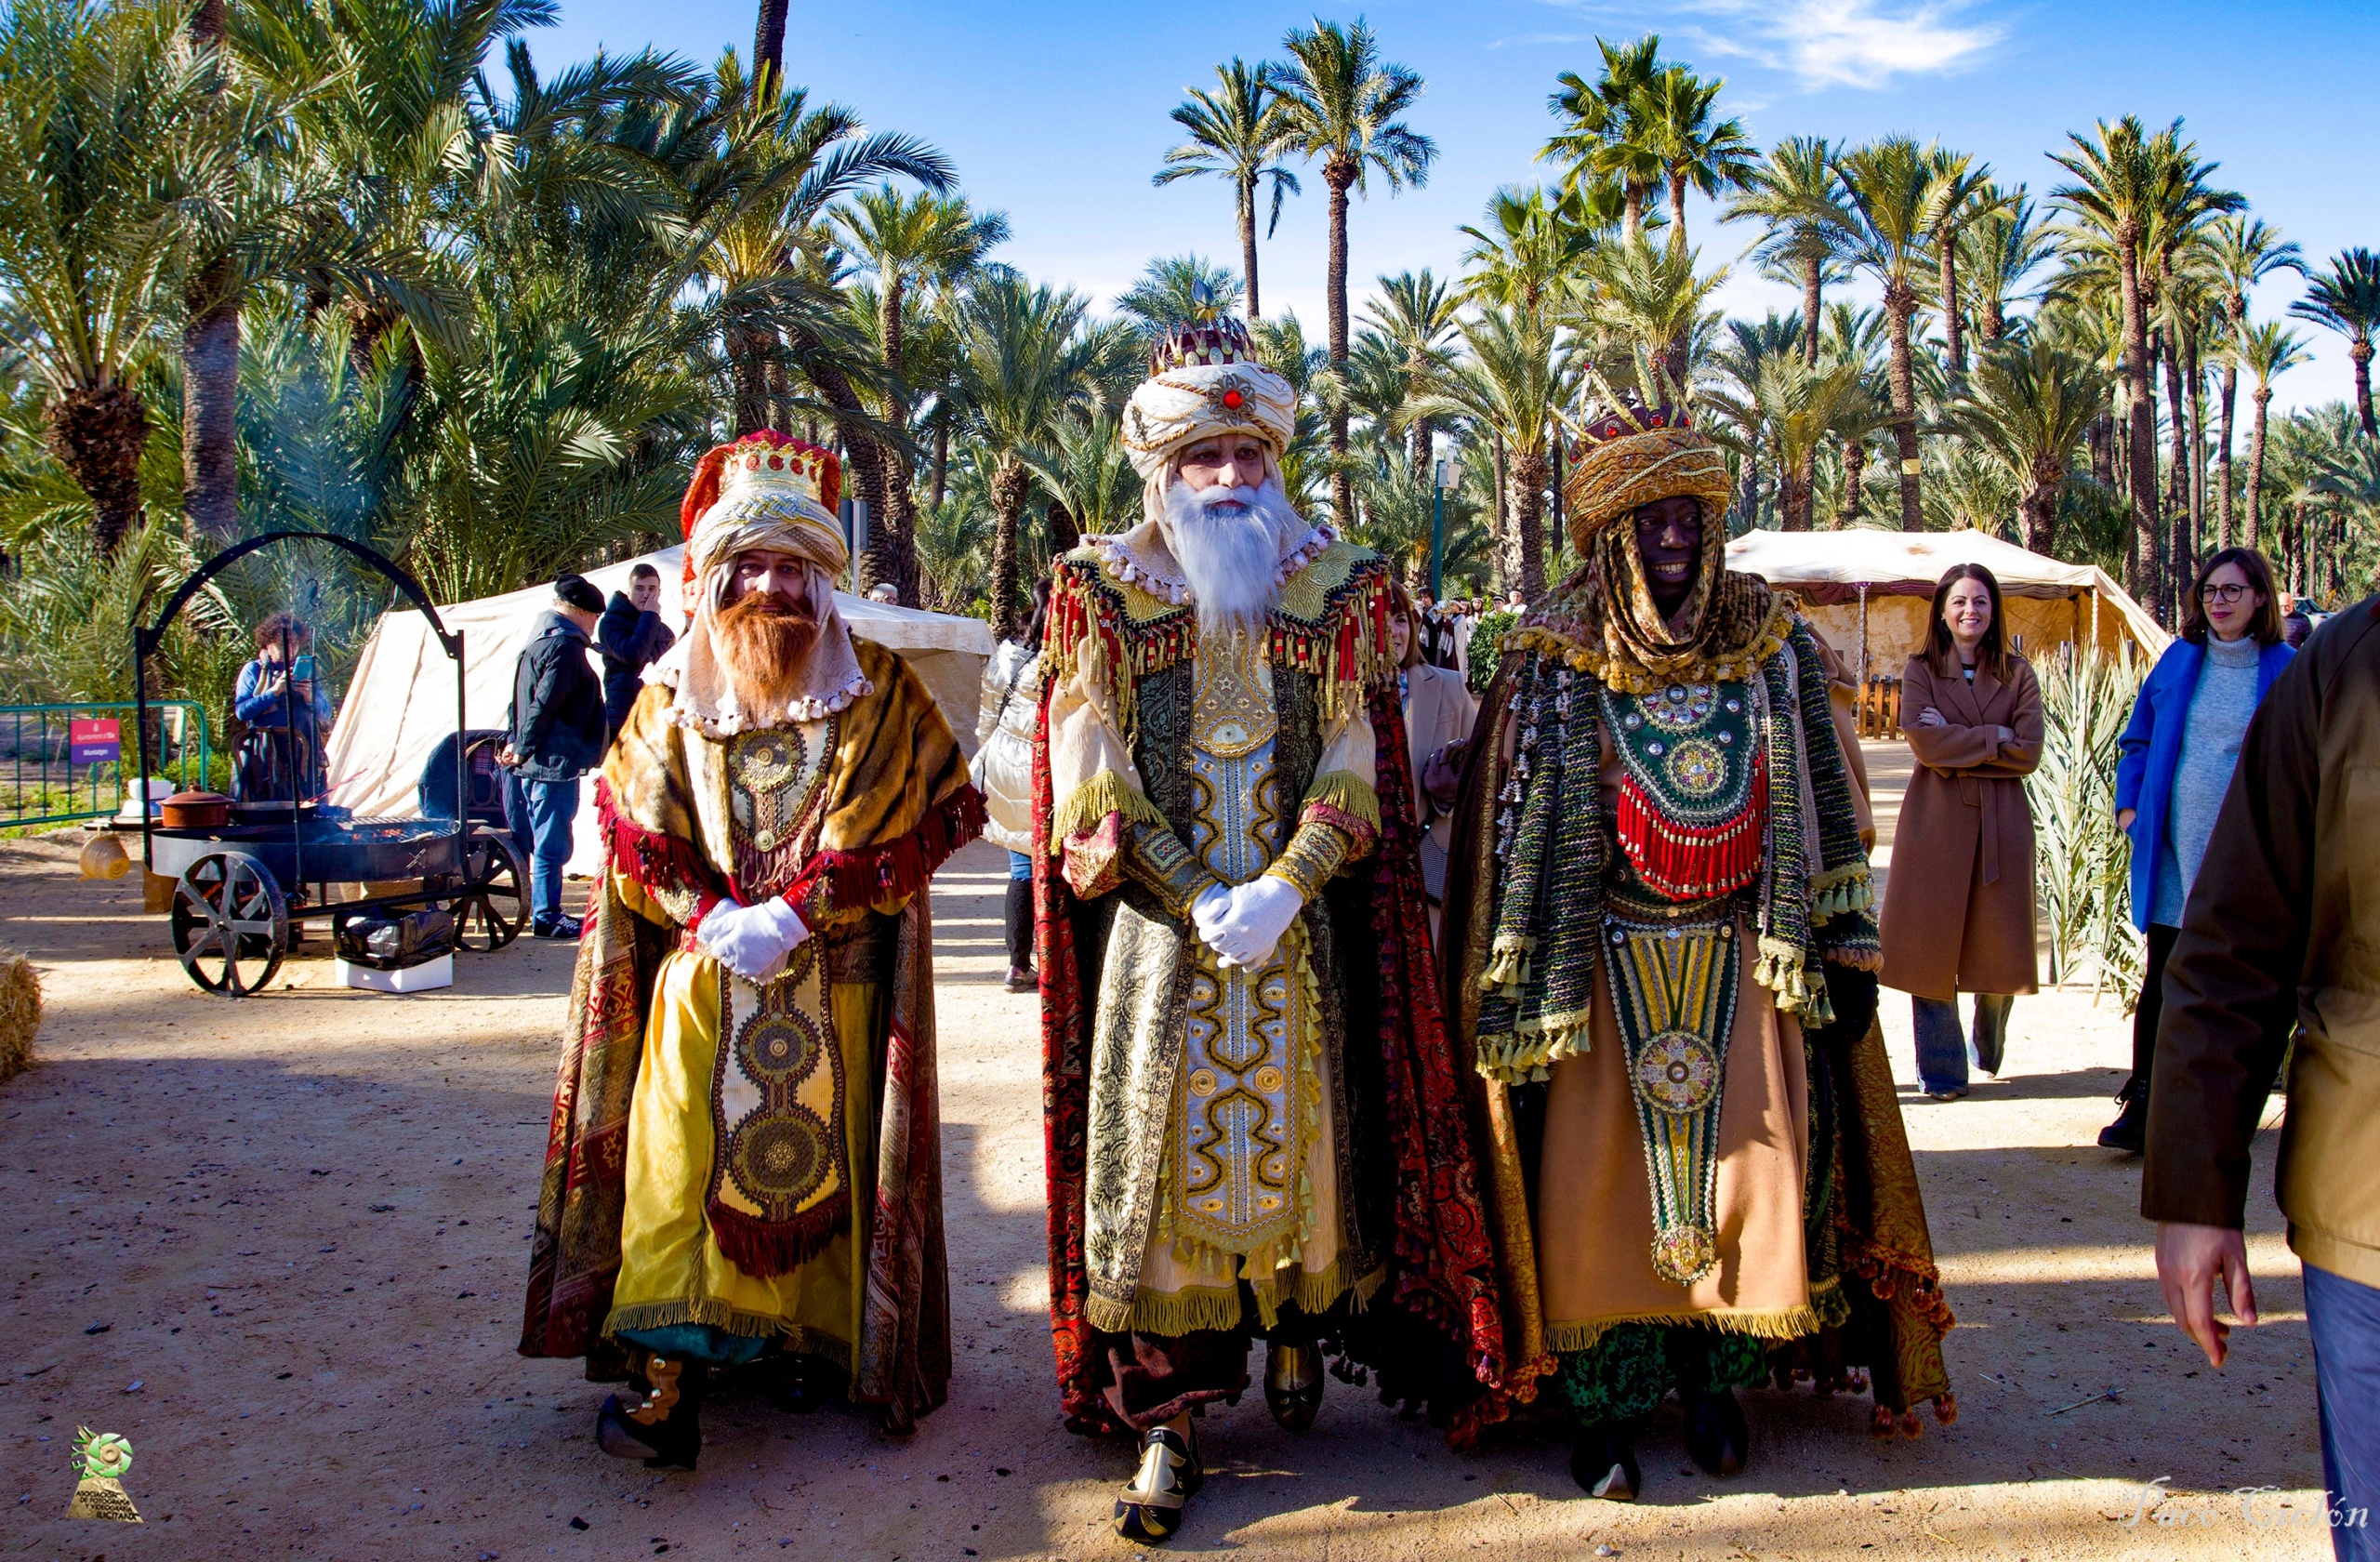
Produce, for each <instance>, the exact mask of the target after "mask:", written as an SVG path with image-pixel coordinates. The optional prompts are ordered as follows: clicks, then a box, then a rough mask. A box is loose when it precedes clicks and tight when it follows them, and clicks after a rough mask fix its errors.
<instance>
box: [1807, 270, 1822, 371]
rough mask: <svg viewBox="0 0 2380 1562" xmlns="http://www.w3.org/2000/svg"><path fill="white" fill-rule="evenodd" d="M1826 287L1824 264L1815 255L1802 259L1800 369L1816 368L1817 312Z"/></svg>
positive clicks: (1819, 317)
mask: <svg viewBox="0 0 2380 1562" xmlns="http://www.w3.org/2000/svg"><path fill="white" fill-rule="evenodd" d="M1825 285H1826V262H1825V261H1824V260H1822V259H1820V258H1818V257H1817V256H1815V255H1810V256H1805V257H1804V258H1803V259H1802V367H1804V368H1805V369H1815V368H1817V367H1818V322H1819V320H1820V319H1821V318H1822V317H1821V316H1820V314H1819V312H1818V310H1819V306H1820V304H1821V302H1822V292H1823V289H1824V287H1825Z"/></svg>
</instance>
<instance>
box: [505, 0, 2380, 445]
mask: <svg viewBox="0 0 2380 1562" xmlns="http://www.w3.org/2000/svg"><path fill="white" fill-rule="evenodd" d="M753 9H754V7H753V6H752V5H751V4H749V3H748V0H734V3H730V0H671V3H669V4H668V5H666V6H655V5H652V4H650V3H646V4H629V3H627V0H563V4H562V21H561V23H560V25H558V26H556V27H553V28H549V29H544V30H541V31H539V32H537V33H534V34H532V35H531V39H530V42H531V45H532V47H533V50H534V52H535V54H536V58H537V59H538V60H539V61H540V63H541V64H543V65H547V66H549V67H550V66H551V65H553V64H558V63H560V62H562V61H566V60H573V59H578V58H583V57H585V56H587V55H588V54H591V53H593V52H594V50H595V49H596V48H597V47H598V46H602V47H604V48H607V49H609V50H611V51H614V52H622V51H633V50H635V49H638V48H641V47H643V46H646V45H648V44H649V45H653V46H657V47H660V48H663V49H668V50H671V51H674V52H676V53H679V54H681V55H684V56H687V57H689V58H692V59H694V60H706V61H707V60H710V59H712V58H713V57H715V56H716V54H717V53H718V51H719V50H720V49H721V47H723V46H728V45H731V44H732V45H734V46H736V47H737V48H738V49H740V50H743V51H746V52H747V53H748V51H749V49H750V46H751V36H752V21H753ZM793 11H794V16H793V21H792V26H791V36H790V37H789V39H788V42H787V50H786V56H787V58H786V64H787V76H788V77H789V79H791V80H792V81H794V82H796V83H802V84H807V85H808V86H810V87H811V88H812V90H813V96H816V97H823V98H831V99H836V100H839V101H842V102H846V103H850V104H852V105H853V106H854V107H856V108H858V109H859V110H860V111H861V112H862V113H864V114H865V115H866V118H867V119H868V121H869V123H870V125H871V126H875V127H879V128H897V129H901V130H906V131H910V132H913V133H915V134H918V135H920V136H924V137H926V138H928V139H931V140H932V141H934V142H935V143H936V144H938V145H940V146H941V147H943V148H944V149H945V151H947V152H949V153H950V154H951V155H952V156H953V157H954V158H955V159H956V160H957V163H958V165H959V173H960V176H961V179H963V181H964V183H965V186H966V188H967V191H968V193H969V195H970V196H971V198H972V199H973V200H974V201H975V202H976V203H977V204H978V205H981V206H985V207H992V208H998V209H1000V210H1004V211H1006V212H1007V213H1008V214H1009V217H1010V219H1011V221H1012V225H1013V228H1014V232H1015V238H1014V240H1013V241H1012V243H1011V244H1010V245H1008V246H1007V247H1006V248H1005V249H1004V250H1003V251H1002V252H1001V258H1004V259H1006V260H1007V261H1009V262H1010V263H1011V264H1012V265H1016V266H1018V267H1021V268H1022V269H1024V270H1025V271H1027V272H1029V273H1031V274H1032V275H1034V276H1035V277H1037V278H1040V279H1045V280H1050V281H1055V282H1061V283H1065V284H1069V285H1073V286H1075V287H1078V288H1079V289H1081V290H1083V291H1084V292H1086V293H1088V294H1090V295H1091V296H1092V297H1093V298H1096V299H1097V300H1098V301H1099V303H1100V305H1101V306H1102V307H1104V305H1105V304H1106V302H1107V301H1108V300H1109V299H1111V298H1113V297H1114V296H1115V295H1116V293H1117V292H1118V291H1119V290H1121V289H1122V288H1123V287H1124V286H1126V285H1129V284H1130V282H1131V279H1132V278H1133V277H1134V276H1135V275H1136V274H1137V273H1138V272H1139V271H1141V269H1142V268H1143V267H1144V265H1146V263H1147V262H1148V260H1149V259H1150V258H1152V257H1156V256H1160V255H1173V254H1179V253H1181V252H1183V251H1184V250H1196V251H1197V252H1198V253H1200V254H1201V255H1204V256H1206V257H1208V258H1211V259H1215V260H1218V261H1221V262H1223V263H1224V264H1229V265H1236V252H1237V238H1236V233H1235V231H1234V228H1233V222H1232V207H1231V192H1230V190H1229V187H1228V186H1227V185H1225V184H1223V183H1222V182H1221V181H1218V180H1214V179H1191V180H1185V181H1183V182H1181V183H1178V184H1175V185H1172V186H1170V187H1168V188H1166V189H1163V190H1158V189H1155V188H1153V187H1152V186H1151V185H1150V182H1149V176H1150V174H1151V173H1153V172H1154V171H1155V170H1156V169H1157V167H1158V166H1159V164H1160V160H1161V159H1162V157H1163V154H1164V152H1165V150H1166V148H1167V147H1169V146H1170V145H1172V144H1173V143H1174V141H1175V140H1176V139H1178V135H1177V133H1176V132H1177V127H1176V126H1174V125H1173V124H1172V122H1171V121H1170V119H1169V118H1168V117H1167V114H1168V113H1169V111H1170V109H1171V108H1172V107H1173V105H1174V104H1175V103H1177V102H1179V101H1180V100H1181V97H1182V92H1183V88H1184V87H1185V86H1189V85H1193V84H1200V85H1203V84H1204V83H1206V82H1208V81H1210V80H1211V79H1212V70H1213V66H1214V64H1215V63H1216V62H1217V61H1219V60H1224V59H1228V58H1229V57H1231V56H1233V55H1235V54H1237V55H1242V56H1245V57H1247V58H1248V59H1250V60H1257V59H1263V58H1266V57H1277V55H1278V52H1279V43H1280V38H1281V34H1282V33H1283V32H1284V31H1285V30H1287V29H1288V28H1289V27H1291V26H1295V25H1301V24H1303V23H1304V22H1305V21H1306V20H1308V18H1309V17H1310V15H1311V14H1312V12H1311V11H1310V10H1309V9H1308V8H1307V7H1301V6H1294V5H1276V4H1245V3H1236V0H1219V3H1213V4H1208V5H1203V6H1184V7H1154V6H1149V5H1145V4H1141V5H1133V4H1117V3H1113V0H1110V3H1107V4H1090V3H1082V0H1051V3H1049V4H1044V5H1038V6H1022V5H1012V4H1006V3H1001V0H976V3H973V4H962V3H955V0H914V3H911V4H907V5H895V4H884V3H880V0H835V3H834V4H830V5H809V4H800V3H797V4H796V5H795V6H794V7H793ZM1324 14H1325V15H1329V16H1334V17H1339V18H1342V19H1349V18H1352V17H1353V16H1355V15H1356V14H1361V15H1363V16H1364V17H1365V18H1366V19H1367V20H1369V22H1370V23H1371V25H1372V28H1373V30H1374V32H1375V33H1377V34H1378V35H1379V37H1380V39H1381V44H1382V52H1383V54H1384V55H1385V56H1386V57H1387V58H1388V59H1390V60H1395V61H1399V62H1401V63H1403V64H1406V65H1408V66H1410V67H1411V68H1413V69H1414V70H1416V71H1418V72H1420V73H1421V75H1422V76H1423V77H1424V79H1425V80H1426V81H1427V83H1428V91H1427V92H1426V94H1425V95H1424V97H1423V98H1422V99H1421V104H1420V106H1419V107H1418V108H1417V109H1416V110H1415V111H1414V113H1412V115H1411V116H1410V123H1411V124H1412V125H1413V126H1414V127H1415V128H1416V129H1418V130H1421V132H1422V133H1424V134H1426V135H1428V136H1430V137H1432V138H1433V139H1435V140H1436V142H1437V144H1438V148H1439V157H1438V161H1437V163H1436V165H1435V167H1434V169H1433V170H1432V173H1431V176H1430V179H1429V182H1428V185H1427V186H1426V187H1425V188H1423V189H1420V190H1408V191H1407V192H1404V193H1402V194H1399V195H1396V196H1394V197H1391V196H1389V194H1388V192H1386V191H1385V190H1384V189H1381V188H1379V187H1375V189H1374V192H1373V194H1372V198H1371V199H1370V200H1369V202H1367V203H1362V204H1359V205H1357V206H1356V207H1355V212H1354V215H1353V216H1352V218H1351V219H1350V222H1349V248H1350V253H1351V257H1352V266H1353V276H1354V278H1355V293H1356V295H1357V298H1358V308H1360V297H1361V294H1362V293H1363V291H1365V290H1366V289H1367V288H1368V287H1369V282H1370V279H1371V278H1372V277H1374V276H1377V275H1379V274H1380V273H1382V272H1384V271H1400V270H1404V269H1407V268H1415V269H1418V268H1420V267H1423V266H1428V267H1432V268H1434V269H1435V270H1436V271H1439V272H1440V273H1441V274H1445V273H1448V272H1450V271H1454V270H1456V269H1458V262H1459V258H1460V257H1461V252H1462V248H1463V240H1462V239H1461V235H1460V234H1459V233H1458V232H1456V230H1457V229H1458V227H1460V226H1461V224H1463V223H1466V222H1473V221H1476V220H1477V219H1478V217H1479V213H1480V210H1481V208H1482V206H1483V205H1484V204H1485V203H1486V201H1487V198H1488V195H1489V193H1490V192H1492V191H1493V190H1494V189H1495V188H1496V187H1497V186H1498V185H1500V184H1504V183H1512V182H1524V181H1530V180H1533V179H1539V178H1541V177H1542V176H1543V173H1544V169H1543V168H1542V166H1541V165H1537V164H1535V163H1533V162H1532V157H1533V154H1534V153H1535V152H1536V150H1537V148H1538V146H1539V145H1540V143H1541V142H1542V141H1543V139H1544V138H1545V136H1546V134H1547V132H1548V130H1549V128H1550V127H1551V126H1552V125H1553V121H1552V119H1551V118H1550V116H1549V115H1548V114H1547V113H1546V110H1545V97H1546V94H1547V92H1548V91H1549V90H1550V89H1551V88H1552V86H1553V83H1554V75H1555V73H1557V72H1560V71H1563V70H1577V71H1580V72H1582V73H1592V72H1593V61H1594V60H1596V58H1597V56H1596V53H1595V48H1594V39H1595V38H1596V36H1597V35H1599V34H1600V35H1603V36H1607V37H1611V38H1613V39H1615V40H1624V39H1628V38H1633V37H1634V36H1635V35H1636V34H1637V33H1640V32H1641V31H1643V30H1644V29H1645V27H1646V16H1647V14H1648V12H1647V9H1646V7H1641V6H1635V5H1618V4H1607V3H1604V0H1460V3H1456V4H1448V3H1446V0H1435V3H1431V4H1411V3H1403V0H1396V3H1387V4H1382V3H1374V4H1371V5H1369V6H1367V7H1363V9H1362V10H1361V12H1360V13H1358V12H1356V11H1355V10H1353V9H1346V10H1333V11H1328V12H1325V13H1324ZM1659 16H1660V17H1661V19H1662V20H1661V23H1660V25H1659V32H1660V33H1661V35H1662V46H1663V48H1662V52H1663V54H1664V56H1665V57H1667V58H1670V59H1673V60H1684V61H1686V62H1688V63H1690V64H1692V65H1693V66H1695V67H1696V69H1698V70H1699V71H1700V72H1702V73H1704V74H1706V75H1722V76H1725V77H1726V82H1727V88H1726V93H1725V94H1724V95H1723V97H1722V99H1721V101H1722V104H1723V106H1724V107H1725V109H1726V112H1730V113H1736V114H1739V115H1740V116H1741V117H1742V118H1743V119H1744V121H1745V122H1746V125H1747V127H1748V128H1749V129H1750V131H1751V132H1752V136H1753V138H1754V139H1756V140H1758V141H1759V142H1760V143H1761V144H1763V145H1768V144H1772V143H1774V142H1775V141H1776V140H1777V139H1779V138H1781V137H1784V136H1788V135H1798V134H1816V135H1825V136H1830V137H1835V138H1845V137H1849V138H1866V137H1872V136H1876V135H1881V134H1885V133H1888V132H1895V131H1901V132H1907V133H1910V134H1912V135H1915V136H1917V137H1918V138H1920V139H1940V140H1942V141H1943V142H1945V143H1947V144H1949V145H1951V146H1954V147H1957V148H1959V149H1961V150H1963V151H1966V152H1972V153H1974V154H1976V155H1977V156H1978V157H1981V158H1983V159H1986V160H1988V161H1989V162H1990V164H1991V165H1992V168H1993V170H1994V172H1995V173H1996V174H1997V175H1998V177H1999V178H2000V179H2002V180H2003V183H2007V182H2015V181H2018V180H2021V181H2024V182H2026V183H2028V184H2030V186H2031V187H2032V188H2033V190H2034V191H2035V192H2037V193H2039V192H2046V191H2047V190H2048V188H2049V187H2050V185H2051V184H2053V183H2054V182H2056V178H2057V176H2058V173H2059V170H2058V169H2056V167H2055V166H2054V165H2052V164H2051V163H2050V162H2049V161H2048V160H2047V158H2046V157H2045V156H2044V155H2043V152H2044V151H2045V150H2046V149H2049V148H2052V147H2063V146H2064V145H2065V137H2066V132H2068V131H2069V130H2079V131H2085V132H2087V131H2088V130H2089V129H2090V126H2091V124H2092V122H2093V121H2094V120H2096V119H2098V118H2102V117H2105V118H2113V117H2115V116H2117V115H2120V114H2122V113H2137V114H2139V115H2140V116H2141V117H2142V118H2143V119H2144V120H2146V121H2148V122H2149V123H2150V124H2151V125H2152V126H2155V125H2162V124H2163V123H2164V122H2165V121H2167V120H2170V119H2172V118H2173V117H2174V116H2175V115H2177V114H2178V115H2182V116H2184V117H2185V118H2186V119H2187V121H2188V131H2189V133H2190V134H2191V135H2193V136H2194V137H2195V138H2196V139H2197V140H2198V143H2199V148H2200V152H2201V155H2202V156H2205V157H2209V158H2213V159H2215V160H2216V161H2218V162H2219V163H2220V164H2221V165H2222V167H2221V171H2220V173H2219V175H2218V182H2222V183H2226V184H2228V186H2229V187H2230V188H2233V189H2236V190H2239V191H2241V192H2244V193H2245V194H2246V195H2247V196H2248V197H2249V199H2250V201H2251V202H2252V203H2253V204H2254V212H2255V214H2256V215H2258V216H2260V217H2262V218H2265V219H2266V220H2267V221H2268V222H2272V223H2275V224H2277V225H2278V226H2279V227H2280V228H2281V230H2282V232H2284V233H2285V234H2286V235H2287V236H2289V237H2291V238H2294V239H2295V240H2297V241H2298V242H2299V243H2300V244H2301V245H2304V246H2305V248H2306V251H2307V256H2308V257H2309V258H2315V259H2318V260H2319V259H2320V258H2322V257H2326V256H2328V255H2330V254H2332V253H2334V252H2335V251H2337V250H2339V249H2341V248H2344V247H2347V246H2348V245H2357V244H2362V245H2380V191H2375V181H2374V161H2373V159H2374V152H2375V151H2380V148H2375V145H2374V139H2375V138H2374V134H2373V124H2374V112H2375V110H2374V106H2375V95H2374V92H2373V82H2374V80H2375V77H2376V76H2380V26H2375V24H2374V23H2375V13H2374V8H2373V5H2372V4H2371V0H2298V3H2295V4H2286V5H2284V4H2277V3H2272V0H2235V3H2233V4H2229V5H2214V4H2206V3H2202V0H2165V3H2162V4H2160V3H2154V0H2083V3H2078V0H2065V3H2063V4H2051V3H2046V0H2032V3H2026V4H2002V3H1998V0H1964V3H1962V0H1936V3H1918V0H1670V3H1669V4H1668V5H1666V6H1664V7H1659ZM1323 217H1324V212H1323V199H1322V186H1321V180H1320V179H1318V178H1312V179H1307V180H1306V193H1305V195H1304V196H1303V197H1302V198H1292V199H1291V200H1290V201H1289V204H1288V205H1287V208H1286V209H1285V210H1284V212H1283V214H1282V218H1281V224H1280V230H1279V233H1278V236H1277V237H1276V238H1275V239H1274V240H1272V241H1271V242H1269V243H1267V244H1265V245H1263V249H1262V252H1261V255H1260V258H1259V265H1260V277H1261V280H1262V282H1263V301H1264V306H1265V312H1266V313H1267V314H1276V313H1278V312H1280V311H1283V310H1284V309H1293V310H1295V311H1297V313H1298V314H1299V316H1300V317H1301V318H1302V320H1304V321H1305V322H1306V324H1307V327H1308V331H1309V333H1310V335H1311V337H1312V338H1313V339H1315V340H1316V341H1319V340H1320V339H1321V335H1322V293H1323V258H1324V221H1323ZM1710 217H1711V213H1710V210H1709V208H1708V207H1707V206H1700V205H1698V207H1697V208H1695V209H1693V210H1691V211H1690V212H1689V215H1688V219H1687V220H1688V227H1689V230H1690V235H1691V238H1692V240H1693V242H1694V243H1695V245H1697V247H1698V248H1699V249H1700V250H1701V251H1702V258H1703V262H1704V264H1705V265H1706V266H1708V265H1711V264H1715V263H1718V262H1720V261H1723V260H1733V259H1734V258H1736V256H1737V255H1738V254H1739V252H1740V250H1741V249H1742V248H1743V247H1744V245H1746V244H1747V243H1748V242H1749V241H1750V239H1751V234H1750V233H1749V232H1746V231H1744V230H1742V229H1739V228H1737V227H1733V226H1729V227H1720V226H1718V225H1716V224H1715V223H1713V222H1712V221H1711V220H1710ZM2297 290H2298V289H2297V284H2296V283H2295V281H2294V279H2292V278H2283V279H2281V280H2280V281H2279V282H2278V283H2276V284H2273V285H2268V288H2267V289H2266V291H2265V292H2264V293H2263V294H2262V295H2260V296H2259V297H2258V298H2256V300H2255V301H2254V306H2253V308H2254V312H2255V313H2256V314H2258V315H2259V316H2265V317H2269V316H2272V315H2276V314H2278V313H2280V312H2281V311H2282V310H2284V309H2285V308H2286V306H2287V303H2288V301H2289V300H2290V299H2291V298H2294V297H2295V296H2296V294H2297ZM1722 301H1723V302H1724V303H1725V304H1726V306H1727V307H1728V308H1729V309H1730V311H1733V312H1738V313H1758V312H1759V311H1762V310H1764V309H1766V308H1769V307H1778V308H1786V307H1791V305H1792V303H1793V301H1794V299H1793V298H1792V294H1791V293H1790V292H1788V291H1787V290H1785V289H1782V288H1779V287H1777V286H1775V285H1772V284H1768V283H1766V282H1764V281H1762V280H1761V279H1759V278H1758V277H1757V276H1756V275H1754V274H1753V273H1752V271H1751V270H1750V268H1749V267H1744V266H1739V267H1737V268H1736V274H1735V278H1734V280H1733V281H1731V282H1730V283H1729V285H1728V286H1727V288H1726V291H1725V292H1724V293H1723V295H1722ZM2305 329H2306V330H2307V333H2308V334H2309V335H2310V336H2312V337H2313V338H2315V341H2314V347H2315V352H2316V357H2315V359H2314V362H2313V363H2311V364H2308V365H2307V366H2306V367H2304V368H2300V369H2297V370H2294V371H2293V372H2292V373H2290V374H2289V375H2287V376H2285V377H2282V378H2281V380H2280V381H2279V382H2278V383H2277V384H2276V386H2275V391H2276V392H2277V394H2276V398H2275V401H2276V405H2278V406H2291V405H2296V404H2302V403H2310V402H2318V401H2324V400H2330V399H2334V398H2336V397H2339V396H2343V395H2345V394H2346V393H2347V387H2348V378H2347V373H2348V368H2347V354H2346V351H2345V348H2344V345H2343V344H2340V343H2339V341H2338V338H2334V337H2332V336H2330V335H2329V334H2328V333H2325V332H2320V331H2315V330H2313V329H2312V328H2311V327H2310V326H2307V327H2305Z"/></svg>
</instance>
